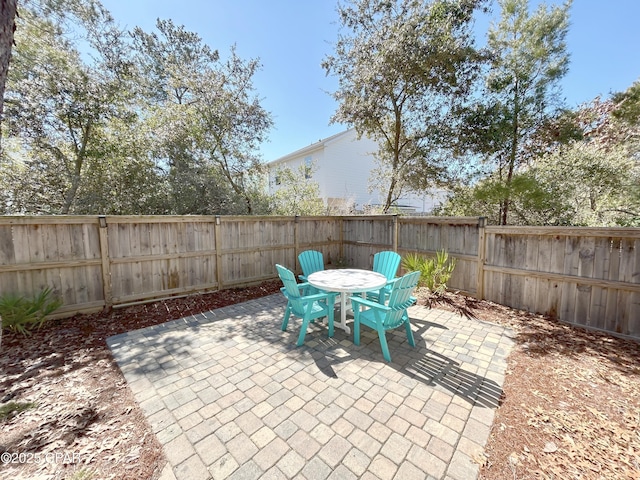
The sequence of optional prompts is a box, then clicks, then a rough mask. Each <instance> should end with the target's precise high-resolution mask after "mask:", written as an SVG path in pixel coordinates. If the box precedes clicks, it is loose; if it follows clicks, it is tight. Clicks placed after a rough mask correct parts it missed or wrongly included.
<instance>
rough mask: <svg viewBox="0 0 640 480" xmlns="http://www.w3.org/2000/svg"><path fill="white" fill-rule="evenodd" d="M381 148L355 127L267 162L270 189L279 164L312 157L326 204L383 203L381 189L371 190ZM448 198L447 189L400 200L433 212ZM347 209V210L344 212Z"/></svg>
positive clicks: (365, 205)
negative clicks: (361, 134) (434, 208)
mask: <svg viewBox="0 0 640 480" xmlns="http://www.w3.org/2000/svg"><path fill="white" fill-rule="evenodd" d="M377 150H378V145H377V143H376V142H375V141H373V140H371V139H369V138H366V137H363V138H361V139H358V138H357V133H356V131H355V129H350V130H347V131H345V132H342V133H339V134H337V135H334V136H332V137H329V138H327V139H324V140H321V141H319V142H317V143H315V144H312V145H309V146H308V147H305V148H302V149H300V150H297V151H295V152H293V153H291V154H289V155H285V156H284V157H281V158H279V159H277V160H274V161H272V162H269V163H267V168H268V171H269V193H273V192H275V191H277V189H278V188H279V186H278V185H277V184H276V181H275V179H276V172H277V170H278V169H279V168H290V169H291V170H296V169H298V167H299V166H300V165H302V164H304V163H305V161H306V160H305V159H307V158H308V157H311V161H312V162H313V164H314V165H315V172H314V174H313V176H312V178H311V180H312V181H315V182H317V183H318V186H319V188H320V196H321V197H322V199H323V201H324V203H325V205H332V204H335V203H342V205H343V206H346V205H352V206H353V207H355V209H356V210H357V211H363V210H367V209H368V208H369V207H371V206H377V205H380V204H381V203H383V200H384V199H382V198H380V195H379V193H378V192H371V193H370V192H369V191H368V190H369V178H370V176H371V175H372V171H373V169H375V167H376V160H375V156H374V153H375V152H376V151H377ZM443 199H444V192H443V191H434V192H432V193H428V194H425V195H416V194H407V195H405V196H403V198H402V199H401V200H400V201H399V202H398V204H399V205H400V206H402V207H406V208H407V210H408V211H410V212H417V213H421V212H430V211H431V210H432V209H433V207H434V206H435V205H438V204H439V203H441V201H442V200H443ZM342 213H344V212H342Z"/></svg>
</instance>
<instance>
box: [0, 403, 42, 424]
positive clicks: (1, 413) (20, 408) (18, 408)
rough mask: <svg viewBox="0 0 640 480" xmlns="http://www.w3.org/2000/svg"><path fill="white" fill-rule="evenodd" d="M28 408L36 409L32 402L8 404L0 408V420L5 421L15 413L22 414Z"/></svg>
mask: <svg viewBox="0 0 640 480" xmlns="http://www.w3.org/2000/svg"><path fill="white" fill-rule="evenodd" d="M30 408H36V404H35V403H33V402H9V403H5V404H4V405H2V406H0V420H7V419H9V418H11V417H12V416H13V415H15V414H16V413H20V412H24V411H25V410H29V409H30Z"/></svg>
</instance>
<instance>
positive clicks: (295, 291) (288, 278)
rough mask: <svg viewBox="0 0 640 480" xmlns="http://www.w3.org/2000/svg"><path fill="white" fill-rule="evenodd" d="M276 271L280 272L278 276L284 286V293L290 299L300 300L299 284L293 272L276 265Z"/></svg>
mask: <svg viewBox="0 0 640 480" xmlns="http://www.w3.org/2000/svg"><path fill="white" fill-rule="evenodd" d="M276 270H278V276H279V277H280V280H282V283H283V285H284V290H283V293H284V294H285V297H287V298H288V299H296V298H300V289H299V288H298V282H296V276H295V275H294V274H293V272H292V271H291V270H289V269H288V268H286V267H283V266H282V265H279V264H276Z"/></svg>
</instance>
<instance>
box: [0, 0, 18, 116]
mask: <svg viewBox="0 0 640 480" xmlns="http://www.w3.org/2000/svg"><path fill="white" fill-rule="evenodd" d="M16 3H17V2H16V0H0V121H1V120H2V113H3V106H4V89H5V84H6V82H7V73H8V72H9V62H10V60H11V48H12V46H13V32H14V31H15V29H16V21H15V18H16Z"/></svg>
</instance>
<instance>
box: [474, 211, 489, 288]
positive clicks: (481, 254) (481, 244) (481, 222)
mask: <svg viewBox="0 0 640 480" xmlns="http://www.w3.org/2000/svg"><path fill="white" fill-rule="evenodd" d="M485 223H486V218H485V217H478V262H477V270H478V272H477V285H476V298H477V299H478V300H482V299H483V298H484V262H485V259H486V258H487V254H486V252H485V248H486V240H485V232H484V226H485Z"/></svg>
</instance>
